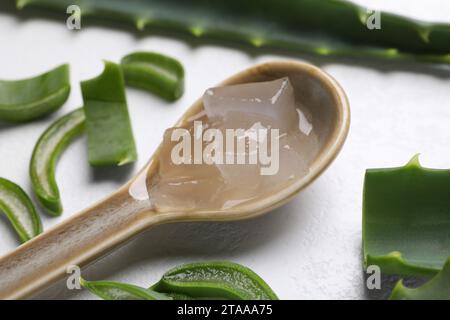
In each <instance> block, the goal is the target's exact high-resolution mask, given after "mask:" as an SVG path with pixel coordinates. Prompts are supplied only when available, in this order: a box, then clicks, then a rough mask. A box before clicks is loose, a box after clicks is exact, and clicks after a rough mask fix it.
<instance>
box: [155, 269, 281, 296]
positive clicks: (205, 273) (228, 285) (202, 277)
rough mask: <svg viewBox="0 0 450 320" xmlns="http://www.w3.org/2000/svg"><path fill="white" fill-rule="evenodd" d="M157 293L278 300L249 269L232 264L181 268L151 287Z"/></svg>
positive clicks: (164, 276)
mask: <svg viewBox="0 0 450 320" xmlns="http://www.w3.org/2000/svg"><path fill="white" fill-rule="evenodd" d="M151 289H152V290H155V291H158V292H170V293H176V294H183V295H188V296H190V297H192V298H224V299H233V300H277V299H278V298H277V296H276V294H275V293H274V292H273V291H272V289H271V288H270V287H269V286H268V285H267V283H266V282H264V280H263V279H261V278H260V277H259V276H258V275H257V274H256V273H254V272H253V271H252V270H250V269H249V268H246V267H244V266H242V265H239V264H236V263H231V262H221V261H219V262H202V263H191V264H185V265H181V266H178V267H176V268H174V269H172V270H170V271H168V272H167V273H165V274H164V275H163V277H162V278H161V280H160V281H159V282H158V283H156V284H155V285H153V286H152V287H151Z"/></svg>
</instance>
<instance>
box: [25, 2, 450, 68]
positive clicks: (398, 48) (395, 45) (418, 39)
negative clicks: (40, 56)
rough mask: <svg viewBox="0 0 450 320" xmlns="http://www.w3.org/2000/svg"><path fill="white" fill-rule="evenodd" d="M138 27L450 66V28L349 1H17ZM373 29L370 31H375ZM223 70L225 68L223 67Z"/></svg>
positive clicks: (256, 44)
mask: <svg viewBox="0 0 450 320" xmlns="http://www.w3.org/2000/svg"><path fill="white" fill-rule="evenodd" d="M68 5H78V6H79V7H80V9H81V15H82V16H83V17H86V16H88V17H95V18H105V19H110V20H116V21H118V22H120V23H128V24H133V25H134V26H136V28H137V29H139V30H149V31H151V30H155V29H161V30H163V31H169V32H178V33H181V34H189V35H191V36H194V37H196V38H208V39H213V40H216V39H217V40H225V41H228V42H229V43H244V44H249V45H251V46H253V47H257V48H259V47H267V48H274V49H281V50H288V51H291V52H296V53H312V54H318V55H322V56H327V55H336V56H350V57H361V56H365V57H371V58H378V59H388V60H398V59H400V60H420V61H427V62H434V63H443V64H448V63H450V55H449V53H450V42H449V41H448V39H449V37H450V25H449V24H442V23H428V22H423V21H418V20H414V19H410V18H408V17H402V16H399V15H395V14H391V13H387V12H381V13H380V15H381V17H382V19H381V26H380V27H381V28H380V29H370V28H369V27H368V25H371V24H370V21H372V20H373V19H374V18H376V17H375V16H374V12H370V11H368V9H367V8H364V7H361V6H359V5H356V4H354V3H352V2H349V1H342V0H321V1H317V0H278V1H261V0H246V1H241V0H216V1H214V4H213V5H212V4H211V2H210V1H208V0H191V1H185V0H172V1H167V0H129V1H122V0H17V7H18V8H24V7H39V8H46V9H51V10H57V11H59V12H61V13H62V12H64V13H65V12H66V8H67V7H68ZM368 22H369V24H368ZM218 63H220V62H218Z"/></svg>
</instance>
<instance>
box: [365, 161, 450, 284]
mask: <svg viewBox="0 0 450 320" xmlns="http://www.w3.org/2000/svg"><path fill="white" fill-rule="evenodd" d="M363 197H364V199H363V243H364V245H363V250H364V259H365V266H366V267H367V266H369V265H378V266H379V267H380V268H381V271H382V272H384V273H387V274H399V275H412V276H432V275H435V274H436V273H437V272H439V271H440V270H441V268H442V266H443V264H444V262H445V261H446V260H447V257H448V255H449V253H450V232H449V230H450V170H437V169H428V168H423V167H422V166H421V165H420V163H419V161H418V155H416V156H415V157H414V158H413V159H412V160H411V161H410V162H409V163H408V164H407V165H406V166H404V167H400V168H391V169H369V170H367V171H366V175H365V181H364V195H363Z"/></svg>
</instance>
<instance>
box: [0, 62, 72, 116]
mask: <svg viewBox="0 0 450 320" xmlns="http://www.w3.org/2000/svg"><path fill="white" fill-rule="evenodd" d="M69 73H70V72H69V65H67V64H65V65H61V66H59V67H57V68H55V69H53V70H51V71H48V72H46V73H44V74H41V75H39V76H36V77H33V78H29V79H24V80H16V81H8V80H0V120H2V121H7V122H26V121H31V120H34V119H37V118H40V117H43V116H45V115H47V114H49V113H52V112H54V111H56V110H57V109H59V108H60V107H61V106H62V105H63V104H64V102H66V100H67V98H68V97H69V93H70V79H69Z"/></svg>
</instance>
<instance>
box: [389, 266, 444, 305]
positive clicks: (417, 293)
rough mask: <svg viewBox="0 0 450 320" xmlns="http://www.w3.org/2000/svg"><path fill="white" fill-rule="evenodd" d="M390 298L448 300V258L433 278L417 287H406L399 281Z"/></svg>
mask: <svg viewBox="0 0 450 320" xmlns="http://www.w3.org/2000/svg"><path fill="white" fill-rule="evenodd" d="M390 299H391V300H450V258H449V259H448V260H447V262H446V264H445V265H444V268H443V269H442V270H441V272H439V273H438V274H437V275H436V276H435V277H434V278H433V279H431V280H430V281H429V282H427V283H425V284H424V285H422V286H421V287H419V288H414V289H412V288H407V287H405V286H404V285H403V282H402V281H399V282H398V283H397V285H396V286H395V288H394V290H393V291H392V294H391V297H390Z"/></svg>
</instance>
